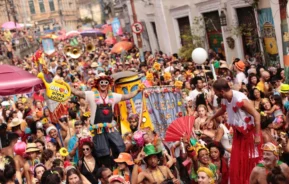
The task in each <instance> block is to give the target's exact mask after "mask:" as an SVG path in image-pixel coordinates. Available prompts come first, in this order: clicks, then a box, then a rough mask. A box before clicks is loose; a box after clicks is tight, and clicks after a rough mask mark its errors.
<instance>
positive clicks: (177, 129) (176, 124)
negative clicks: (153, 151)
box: [165, 116, 195, 142]
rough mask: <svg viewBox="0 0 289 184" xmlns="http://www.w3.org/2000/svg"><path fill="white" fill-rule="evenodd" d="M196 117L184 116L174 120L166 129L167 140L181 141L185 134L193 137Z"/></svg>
mask: <svg viewBox="0 0 289 184" xmlns="http://www.w3.org/2000/svg"><path fill="white" fill-rule="evenodd" d="M194 123H195V117H193V116H184V117H181V118H178V119H176V120H174V121H173V122H172V123H171V124H170V125H169V127H168V129H167V131H166V136H165V141H167V142H174V141H179V140H180V139H181V138H182V137H183V136H189V137H191V135H192V131H193V127H194Z"/></svg>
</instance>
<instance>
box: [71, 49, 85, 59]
mask: <svg viewBox="0 0 289 184" xmlns="http://www.w3.org/2000/svg"><path fill="white" fill-rule="evenodd" d="M81 55H82V51H81V49H80V48H79V47H72V49H71V51H70V54H69V56H70V57H71V58H73V59H77V58H79V57H80V56H81Z"/></svg>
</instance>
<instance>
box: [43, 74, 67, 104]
mask: <svg viewBox="0 0 289 184" xmlns="http://www.w3.org/2000/svg"><path fill="white" fill-rule="evenodd" d="M37 77H38V78H40V79H42V81H43V83H44V84H45V87H46V95H47V97H48V98H49V99H51V100H54V101H57V102H65V101H66V100H67V99H68V98H70V95H71V88H70V86H69V84H67V83H66V82H64V81H62V80H53V81H52V82H51V83H48V82H47V81H46V80H45V78H44V74H43V73H42V72H41V73H39V74H38V76H37Z"/></svg>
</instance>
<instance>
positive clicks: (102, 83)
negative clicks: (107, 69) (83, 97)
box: [99, 80, 109, 91]
mask: <svg viewBox="0 0 289 184" xmlns="http://www.w3.org/2000/svg"><path fill="white" fill-rule="evenodd" d="M108 85H109V81H108V80H101V81H99V88H100V90H101V91H106V90H107V89H108Z"/></svg>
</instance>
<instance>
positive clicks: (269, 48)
mask: <svg viewBox="0 0 289 184" xmlns="http://www.w3.org/2000/svg"><path fill="white" fill-rule="evenodd" d="M258 18H259V25H260V29H261V33H262V37H263V38H264V44H265V51H266V52H267V53H268V55H269V56H270V65H271V66H272V65H273V66H274V65H276V64H277V63H279V56H278V46H277V41H276V34H275V28H274V19H273V15H272V10H271V8H264V9H260V10H259V11H258Z"/></svg>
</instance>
